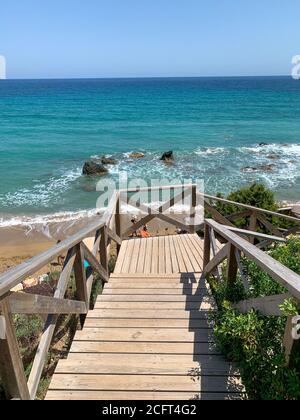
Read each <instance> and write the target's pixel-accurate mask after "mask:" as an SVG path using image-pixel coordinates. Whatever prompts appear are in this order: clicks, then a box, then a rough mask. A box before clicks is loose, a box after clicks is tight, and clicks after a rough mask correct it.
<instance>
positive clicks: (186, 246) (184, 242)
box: [181, 235, 201, 272]
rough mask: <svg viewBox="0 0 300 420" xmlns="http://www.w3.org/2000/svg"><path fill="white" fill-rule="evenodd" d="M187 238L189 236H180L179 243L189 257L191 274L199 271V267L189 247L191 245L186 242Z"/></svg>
mask: <svg viewBox="0 0 300 420" xmlns="http://www.w3.org/2000/svg"><path fill="white" fill-rule="evenodd" d="M188 236H189V235H181V242H182V244H183V246H184V247H185V252H186V254H187V255H188V257H189V260H190V262H191V267H192V269H193V272H197V271H201V267H200V266H199V263H198V261H197V259H196V257H195V255H194V250H193V248H192V246H191V243H190V242H189V241H188Z"/></svg>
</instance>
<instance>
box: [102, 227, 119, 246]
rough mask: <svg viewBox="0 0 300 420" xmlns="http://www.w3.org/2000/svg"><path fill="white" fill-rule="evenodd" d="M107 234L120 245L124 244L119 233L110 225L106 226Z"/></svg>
mask: <svg viewBox="0 0 300 420" xmlns="http://www.w3.org/2000/svg"><path fill="white" fill-rule="evenodd" d="M106 231H107V235H108V236H109V237H110V238H111V239H112V240H113V241H115V242H116V243H117V244H118V245H121V244H122V239H121V238H120V236H119V235H117V234H116V233H115V232H113V231H112V230H111V229H110V228H109V227H108V226H106Z"/></svg>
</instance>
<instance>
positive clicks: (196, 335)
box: [74, 328, 213, 343]
mask: <svg viewBox="0 0 300 420" xmlns="http://www.w3.org/2000/svg"><path fill="white" fill-rule="evenodd" d="M74 340H75V341H114V342H123V341H126V342H128V341H131V342H139V341H141V342H167V343H172V342H174V343H211V342H213V334H212V330H210V329H203V330H195V331H193V332H191V331H188V330H184V329H182V328H179V329H174V328H170V329H169V328H118V329H112V330H111V331H110V330H108V329H107V328H102V329H100V328H85V329H84V330H82V331H77V333H76V335H75V337H74Z"/></svg>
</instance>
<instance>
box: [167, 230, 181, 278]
mask: <svg viewBox="0 0 300 420" xmlns="http://www.w3.org/2000/svg"><path fill="white" fill-rule="evenodd" d="M174 236H175V235H172V236H169V242H170V253H171V261H172V272H173V273H179V266H178V260H177V255H176V251H175V241H174Z"/></svg>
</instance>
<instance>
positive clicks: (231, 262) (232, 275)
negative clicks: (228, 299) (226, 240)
mask: <svg viewBox="0 0 300 420" xmlns="http://www.w3.org/2000/svg"><path fill="white" fill-rule="evenodd" d="M235 251H236V248H235V247H234V245H232V244H229V249H228V258H227V271H226V280H227V281H228V283H231V284H233V283H235V281H236V276H237V270H238V265H237V261H236V257H235Z"/></svg>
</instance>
